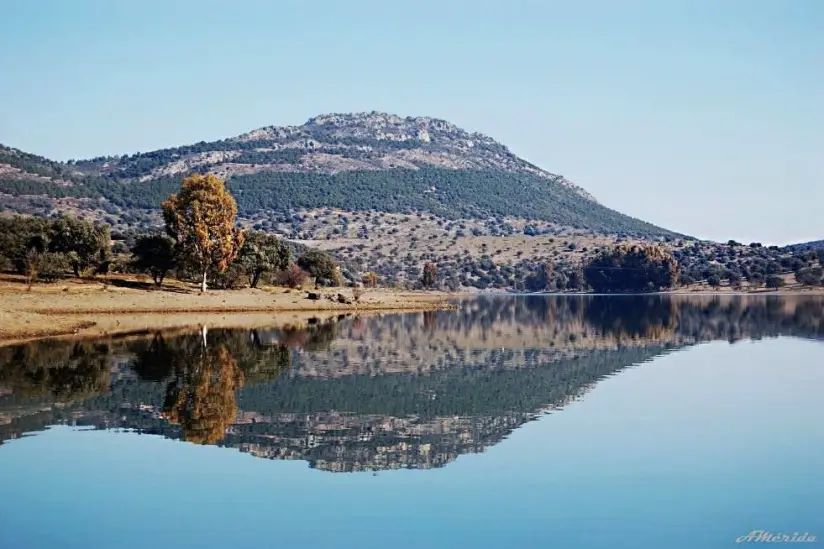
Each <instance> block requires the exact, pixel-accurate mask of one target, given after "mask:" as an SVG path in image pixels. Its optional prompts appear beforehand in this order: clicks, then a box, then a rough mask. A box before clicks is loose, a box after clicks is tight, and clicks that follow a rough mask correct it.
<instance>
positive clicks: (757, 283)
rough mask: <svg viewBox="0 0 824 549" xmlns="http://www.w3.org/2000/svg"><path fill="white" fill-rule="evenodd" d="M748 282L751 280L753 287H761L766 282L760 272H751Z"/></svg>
mask: <svg viewBox="0 0 824 549" xmlns="http://www.w3.org/2000/svg"><path fill="white" fill-rule="evenodd" d="M747 282H749V283H750V286H752V287H753V288H760V287H761V286H763V284H764V275H763V274H761V273H760V272H754V273H751V274H750V276H749V278H748V279H747Z"/></svg>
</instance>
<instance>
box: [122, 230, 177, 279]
mask: <svg viewBox="0 0 824 549" xmlns="http://www.w3.org/2000/svg"><path fill="white" fill-rule="evenodd" d="M132 257H133V259H132V264H133V265H134V267H135V268H136V269H139V270H141V271H144V272H148V273H149V274H150V275H151V276H152V280H154V283H155V284H156V285H157V287H158V288H159V287H160V286H161V285H162V284H163V279H164V278H165V277H166V273H168V272H169V271H170V270H171V269H172V268H174V266H175V262H176V259H177V257H176V254H175V243H174V241H173V240H172V239H171V238H169V237H167V236H163V235H144V236H141V237H139V238H138V239H137V242H135V245H134V247H133V248H132Z"/></svg>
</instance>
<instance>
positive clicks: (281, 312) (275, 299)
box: [0, 279, 456, 345]
mask: <svg viewBox="0 0 824 549" xmlns="http://www.w3.org/2000/svg"><path fill="white" fill-rule="evenodd" d="M113 282H114V283H113ZM120 282H121V285H117V284H116V283H117V281H110V282H109V283H108V284H104V283H103V282H101V281H77V280H72V281H61V282H59V283H55V284H35V285H34V286H32V288H31V289H30V290H29V289H27V287H26V285H25V284H23V283H22V282H20V281H18V280H14V279H11V280H9V279H5V280H3V281H2V282H0V345H9V344H13V343H20V342H23V341H30V340H34V339H43V338H57V337H76V338H89V337H105V336H118V335H126V334H139V333H147V332H152V331H157V330H168V329H187V328H199V327H200V326H204V325H206V326H209V327H213V328H216V327H223V328H229V327H246V326H249V327H255V326H256V327H262V326H269V327H276V326H300V325H305V324H307V323H309V322H311V321H313V320H320V321H323V320H328V319H331V318H335V317H338V316H340V315H350V314H354V315H361V314H380V313H390V312H403V311H410V312H411V311H430V310H439V309H451V308H454V307H455V305H454V299H455V298H456V296H454V295H451V294H447V293H442V292H413V291H399V290H391V289H383V288H379V289H368V290H366V291H365V292H364V294H363V295H362V296H361V298H360V300H359V301H358V302H354V301H353V302H352V303H350V304H345V303H338V302H337V301H331V300H329V299H326V298H325V297H324V298H323V299H321V300H310V299H307V298H306V295H307V294H306V292H305V291H301V290H287V289H285V288H263V289H243V290H228V291H223V290H217V291H207V292H206V293H205V294H200V293H199V291H195V290H192V289H191V288H188V287H186V286H184V285H181V284H177V285H171V286H170V287H169V288H168V289H166V290H153V289H150V287H149V286H148V285H145V286H143V285H139V284H137V283H135V282H132V281H120ZM125 282H128V284H129V285H128V286H124V285H122V284H123V283H125ZM135 286H137V287H135ZM321 293H322V294H324V295H326V294H332V295H334V296H335V297H337V295H338V294H339V293H340V294H343V295H344V296H345V297H346V298H348V299H350V300H351V299H352V298H353V294H352V289H351V288H330V289H327V290H321Z"/></svg>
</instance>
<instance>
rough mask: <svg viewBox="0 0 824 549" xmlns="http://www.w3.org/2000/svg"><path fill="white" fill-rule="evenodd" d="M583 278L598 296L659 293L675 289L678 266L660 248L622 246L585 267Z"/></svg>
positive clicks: (603, 252) (671, 257)
mask: <svg viewBox="0 0 824 549" xmlns="http://www.w3.org/2000/svg"><path fill="white" fill-rule="evenodd" d="M584 278H585V279H586V282H587V284H589V285H590V286H592V288H593V289H594V290H595V291H596V292H656V291H661V290H665V289H669V288H672V287H674V286H675V284H676V282H677V280H678V262H677V261H676V260H675V258H674V257H673V256H672V254H670V253H669V252H667V251H666V250H664V249H663V248H661V247H659V246H652V245H649V246H640V245H633V246H628V245H620V246H617V247H616V248H614V249H612V250H604V251H602V252H601V253H600V254H598V255H597V256H596V257H595V258H593V259H592V260H591V261H590V262H589V263H588V264H586V266H585V267H584Z"/></svg>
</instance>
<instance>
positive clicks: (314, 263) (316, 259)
mask: <svg viewBox="0 0 824 549" xmlns="http://www.w3.org/2000/svg"><path fill="white" fill-rule="evenodd" d="M297 264H298V267H300V268H301V269H303V270H304V271H306V272H307V273H309V274H310V275H311V276H313V277H314V278H315V286H316V287H317V286H321V285H327V284H328V285H331V286H337V285H338V284H339V283H340V275H339V273H338V266H337V265H335V262H334V261H333V260H332V256H330V255H329V254H327V253H326V252H324V251H321V250H309V251H307V252H305V253H304V254H303V255H302V256H300V257H299V258H298V261H297Z"/></svg>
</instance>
